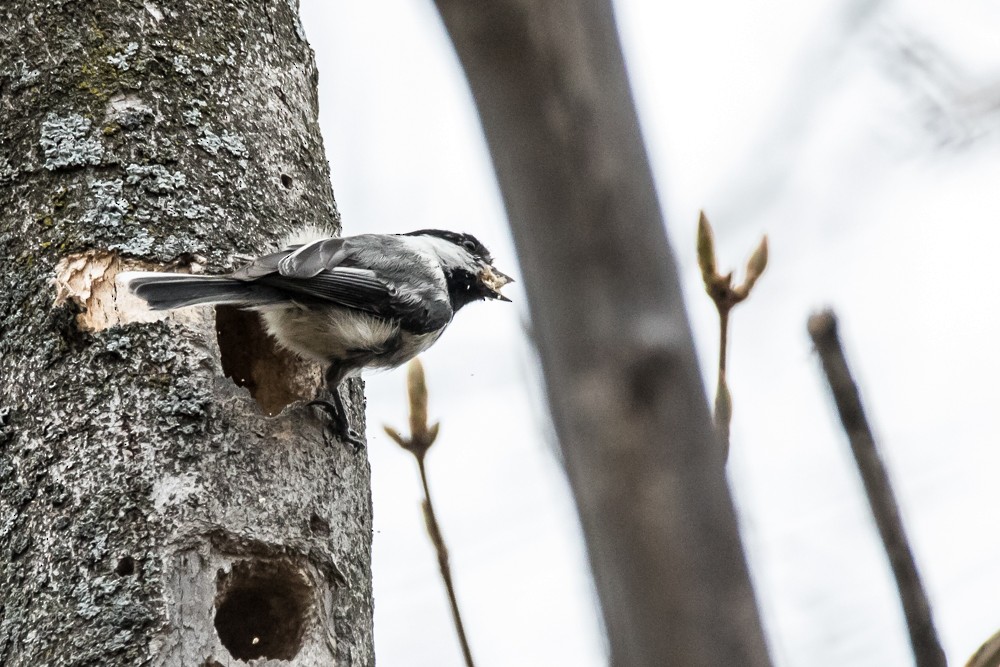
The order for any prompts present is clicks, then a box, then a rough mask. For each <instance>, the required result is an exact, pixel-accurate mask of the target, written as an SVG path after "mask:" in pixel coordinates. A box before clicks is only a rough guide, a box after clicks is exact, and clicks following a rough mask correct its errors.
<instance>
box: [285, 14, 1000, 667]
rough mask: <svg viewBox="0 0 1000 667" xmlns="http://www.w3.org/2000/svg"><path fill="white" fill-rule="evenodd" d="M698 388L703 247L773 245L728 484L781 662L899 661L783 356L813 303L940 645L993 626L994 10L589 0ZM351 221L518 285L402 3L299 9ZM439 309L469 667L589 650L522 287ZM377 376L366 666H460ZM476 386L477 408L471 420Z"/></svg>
mask: <svg viewBox="0 0 1000 667" xmlns="http://www.w3.org/2000/svg"><path fill="white" fill-rule="evenodd" d="M616 11H617V15H618V22H619V30H620V33H621V37H622V41H623V46H624V49H625V52H626V57H627V61H628V66H629V70H630V75H631V78H632V85H633V89H634V94H635V97H636V102H637V104H638V107H639V115H640V117H641V120H642V124H643V131H644V134H645V138H646V142H647V146H648V149H649V153H650V156H651V160H652V162H653V167H654V172H655V174H656V176H657V184H658V188H659V191H660V196H661V201H662V205H663V207H664V212H665V216H666V219H667V221H668V222H667V224H668V230H669V233H670V237H671V241H672V243H673V247H674V251H675V254H676V255H677V256H678V260H679V262H680V266H681V269H682V272H683V279H684V282H685V288H686V295H687V303H688V307H689V311H690V314H691V319H692V322H693V326H694V329H695V335H696V339H697V340H698V341H699V352H700V354H701V358H702V366H703V368H704V369H706V378H707V379H706V382H707V385H708V389H709V390H710V391H714V386H712V384H711V383H712V381H713V380H712V377H713V372H712V368H713V362H714V356H715V354H716V349H715V341H716V335H717V334H716V321H715V313H714V309H713V307H712V305H711V303H710V302H709V301H708V299H707V298H706V297H705V296H704V294H703V293H702V290H701V285H700V282H699V274H698V270H697V267H696V265H695V258H694V231H695V223H696V220H697V212H698V209H699V208H704V209H705V210H706V211H707V213H708V215H709V218H710V219H711V220H712V222H713V224H714V226H715V228H716V235H717V244H718V250H719V254H720V262H721V264H722V265H723V266H727V265H728V266H731V267H733V268H737V267H742V266H743V264H744V262H745V261H746V259H747V256H748V254H749V253H750V251H751V250H752V248H753V247H754V245H755V244H756V242H757V240H758V238H759V236H760V235H761V234H762V233H765V232H766V233H767V234H768V235H769V237H770V243H771V263H770V266H769V268H768V272H767V273H766V274H765V276H764V278H763V279H762V280H761V282H760V283H759V284H758V286H757V288H756V290H755V292H754V295H753V297H752V298H751V299H750V300H749V301H748V302H747V303H746V304H744V305H743V306H741V307H740V308H739V309H738V310H737V311H736V313H735V315H734V322H733V329H732V333H731V335H732V348H731V357H730V376H729V377H730V386H731V390H732V392H733V396H734V401H735V416H734V424H733V439H732V448H733V454H732V457H731V460H730V464H729V473H730V479H731V482H732V485H733V489H734V494H735V497H736V503H737V509H738V512H739V514H740V517H741V524H742V529H743V536H744V541H745V544H746V548H747V551H748V557H749V559H750V562H751V569H752V572H753V577H754V582H755V585H756V589H757V594H758V597H759V599H760V604H761V607H762V613H763V616H764V622H765V625H766V629H767V634H768V641H769V644H770V647H771V653H772V655H773V657H774V660H775V663H776V664H777V665H779V666H781V667H800V666H801V667H806V666H809V667H812V666H817V665H818V666H826V665H829V666H831V667H832V666H837V667H842V666H844V665H850V666H852V667H853V666H858V667H860V666H864V665H872V666H876V665H877V666H880V667H884V666H886V665H907V664H911V658H910V656H909V648H908V644H907V640H906V634H905V628H904V626H903V621H902V616H901V613H900V611H899V606H898V602H897V600H896V596H895V590H894V586H893V583H892V579H891V576H890V573H889V569H888V565H887V564H886V561H885V557H884V555H883V553H882V551H881V548H880V546H879V543H878V541H877V537H876V534H875V531H874V527H873V524H872V521H871V519H870V516H869V513H868V510H867V506H866V503H865V499H864V496H863V494H862V491H861V486H860V483H859V480H858V478H857V474H856V472H855V470H854V467H853V464H852V462H851V459H850V454H849V450H848V448H847V445H846V442H845V441H844V439H843V437H842V435H841V431H840V429H839V426H838V424H837V422H836V419H835V416H834V412H833V408H832V405H831V402H830V401H829V400H828V398H827V395H826V393H825V389H824V385H823V383H822V380H821V376H820V374H819V372H818V365H817V362H816V360H815V359H814V358H813V357H812V355H811V354H810V345H809V342H808V338H807V336H806V333H805V320H806V318H807V316H808V314H809V313H810V312H812V311H813V310H815V309H817V308H819V307H822V306H827V305H830V306H833V307H835V308H836V310H837V312H838V313H839V314H840V316H841V331H842V335H843V336H844V337H845V339H846V341H847V345H848V353H849V355H850V361H851V362H852V365H853V366H854V369H855V371H856V374H857V375H858V377H859V378H860V380H861V382H862V390H863V393H864V396H865V399H866V401H867V405H868V409H869V412H870V415H871V417H872V419H873V421H874V424H875V426H876V429H877V431H878V434H879V436H880V439H881V445H882V447H883V449H884V452H885V457H886V459H887V461H888V464H889V466H890V468H891V474H892V476H893V480H894V482H895V485H896V491H897V494H898V495H899V497H900V500H901V503H902V504H903V513H904V519H905V520H906V523H907V527H908V529H909V532H910V536H911V539H912V541H913V546H914V549H915V552H916V557H917V561H918V564H919V565H920V567H921V571H922V573H923V575H924V579H925V584H926V585H927V587H928V589H929V594H930V597H931V602H932V604H933V607H934V611H935V620H936V623H937V626H938V629H939V632H940V633H941V637H942V641H943V642H944V645H945V649H946V652H947V654H948V657H949V661H950V662H953V663H956V664H961V663H964V661H965V660H966V659H967V658H968V657H969V655H970V654H971V653H972V652H973V651H974V650H975V649H976V648H977V647H978V646H979V645H980V644H981V643H982V641H984V640H985V639H986V638H987V637H988V636H989V635H991V634H992V633H993V632H994V631H996V630H997V628H998V627H1000V530H997V529H996V527H995V524H996V518H997V516H998V514H1000V484H998V483H997V473H996V471H997V470H1000V439H998V437H997V435H996V426H995V422H996V415H997V413H998V410H997V404H998V399H1000V392H998V389H997V382H996V378H997V377H998V375H1000V346H998V345H997V339H998V336H1000V313H998V308H1000V307H998V303H1000V298H998V295H997V291H996V290H997V279H996V271H995V269H994V265H995V262H996V260H997V250H998V248H1000V187H998V184H1000V155H998V150H997V149H998V147H1000V142H998V141H997V138H998V131H1000V39H998V37H997V35H998V34H1000V5H998V4H997V3H996V2H995V1H992V2H990V1H987V0H978V1H977V0H956V1H955V2H951V3H940V2H932V1H931V0H907V2H877V1H872V0H863V1H859V0H853V1H850V0H848V1H844V2H833V1H832V0H817V1H815V2H810V3H802V2H794V1H793V0H762V1H761V2H756V3H745V2H738V1H737V0H703V2H699V3H659V2H641V1H640V0H620V1H619V2H616ZM302 18H303V23H304V25H305V28H306V32H307V34H308V36H309V38H310V40H311V43H312V46H313V48H314V49H315V50H316V56H317V61H318V66H319V71H320V121H321V125H322V128H323V133H324V137H325V140H326V148H327V153H328V155H329V159H330V164H331V169H332V173H333V185H334V190H335V192H336V197H337V202H338V205H339V207H340V210H341V212H342V213H343V219H344V231H345V233H347V234H352V233H359V232H366V231H380V232H403V231H410V230H413V229H419V228H422V227H441V228H447V229H455V230H462V231H469V232H472V233H474V234H476V235H477V236H479V237H480V239H481V240H483V241H484V242H485V243H486V244H487V246H489V247H490V249H491V250H493V253H494V255H495V256H496V257H497V263H498V266H499V267H501V268H502V269H503V270H507V271H508V272H509V273H511V274H513V275H515V276H517V275H519V270H518V268H517V264H516V257H515V255H514V252H513V249H512V246H511V241H510V238H509V235H508V232H507V229H506V222H505V219H504V212H503V209H502V206H501V203H500V199H499V194H498V191H497V187H496V183H495V180H494V177H493V174H492V170H491V167H490V164H489V160H488V155H487V152H486V148H485V144H484V141H483V139H482V136H481V131H480V128H479V124H478V119H477V118H476V115H475V111H474V108H473V105H472V101H471V97H470V95H469V93H468V90H467V87H466V84H465V81H464V78H463V76H462V73H461V70H460V68H459V66H458V63H457V60H456V58H455V56H454V54H453V52H452V50H451V47H450V45H449V43H448V41H447V39H446V36H445V34H444V32H443V29H442V27H441V25H440V22H439V20H438V17H437V15H436V13H435V11H434V8H433V5H432V4H431V3H430V2H429V0H368V1H367V2H350V1H347V0H302ZM512 287H513V288H514V289H508V290H505V291H507V293H508V294H509V295H510V296H511V297H512V298H514V300H515V304H513V305H512V304H502V303H489V304H476V305H473V306H470V307H469V308H468V309H467V310H464V311H463V312H462V313H461V315H460V316H459V317H458V318H457V320H456V321H455V323H454V324H453V325H452V327H451V328H450V329H449V331H448V332H447V333H446V334H445V336H444V337H443V338H442V339H441V341H440V342H439V343H438V344H437V346H436V347H435V348H434V349H433V350H431V351H430V352H429V353H428V354H426V355H425V356H424V357H423V360H424V364H425V367H426V369H427V373H428V383H429V387H430V392H431V415H432V418H439V419H441V420H442V422H443V426H442V435H441V438H440V439H439V441H438V444H437V445H435V448H434V450H433V451H432V454H431V455H430V458H429V466H430V475H431V483H432V486H433V489H432V490H433V491H434V492H435V505H436V506H437V509H438V511H439V514H440V519H441V521H442V525H443V530H444V532H445V537H446V538H447V540H448V542H449V545H450V548H451V556H452V565H453V569H454V572H455V576H456V585H457V588H458V594H459V597H460V601H461V604H462V607H463V611H464V613H465V615H466V617H467V625H468V631H469V635H470V640H471V643H472V647H473V652H474V654H475V656H476V657H477V661H478V663H479V664H480V665H481V667H491V666H497V667H499V666H504V665H519V666H524V667H531V666H535V665H537V666H546V667H547V666H552V665H572V666H580V667H591V666H594V667H596V666H599V665H604V664H606V655H605V647H604V643H603V639H602V637H601V631H600V626H599V621H598V614H597V610H596V604H595V596H594V592H593V589H592V586H591V584H590V582H589V578H588V573H587V568H586V561H585V555H584V551H583V546H582V542H581V539H580V532H579V527H578V523H577V519H576V515H575V510H574V507H573V504H572V499H571V498H570V497H569V494H568V489H567V486H566V483H565V481H564V479H563V476H562V473H561V470H560V466H559V462H558V457H557V454H556V448H555V445H554V442H553V438H552V434H551V430H550V428H549V425H548V423H547V416H546V411H545V407H544V402H543V400H542V392H541V390H540V388H539V382H538V371H537V365H536V362H535V359H534V356H533V352H532V350H531V348H530V346H529V345H528V343H527V341H526V339H525V336H524V330H525V327H526V323H525V318H526V313H527V309H526V304H525V299H524V295H523V292H522V291H520V289H519V288H520V286H519V285H513V286H512ZM404 382H405V374H404V373H403V372H400V371H397V372H392V373H387V374H383V375H376V376H371V377H370V378H369V381H368V420H369V454H370V456H371V460H372V471H373V478H374V479H373V484H374V503H375V556H374V558H375V563H374V566H375V594H376V600H375V605H376V606H375V609H376V616H375V620H376V650H377V654H378V659H379V662H380V664H382V665H388V666H389V667H394V666H397V665H401V666H405V667H422V666H426V667H449V666H451V665H459V664H461V654H460V652H459V649H458V645H457V642H456V640H455V638H454V634H453V631H452V628H451V620H450V616H449V612H448V607H447V601H446V597H445V594H444V591H443V588H442V585H441V582H440V578H439V576H438V573H437V564H436V560H435V558H434V554H433V550H432V548H431V546H430V544H429V542H428V540H427V537H426V535H425V532H424V528H423V522H422V518H421V515H420V507H419V501H420V497H421V496H420V490H419V486H418V478H417V473H416V468H415V466H414V464H413V461H412V459H411V457H410V456H409V455H408V454H405V453H404V452H402V451H401V450H400V449H398V447H397V446H396V445H395V444H394V443H392V442H391V441H390V440H389V439H388V438H387V437H386V436H385V435H383V434H382V432H381V429H380V425H381V424H383V423H390V424H394V425H397V426H400V427H402V426H405V424H406V401H405V394H404ZM496 406H501V408H500V409H499V410H498V409H497V407H496Z"/></svg>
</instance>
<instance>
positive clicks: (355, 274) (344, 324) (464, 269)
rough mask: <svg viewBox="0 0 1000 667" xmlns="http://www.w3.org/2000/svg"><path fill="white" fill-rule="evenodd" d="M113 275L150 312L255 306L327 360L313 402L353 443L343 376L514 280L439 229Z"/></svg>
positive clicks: (478, 250) (394, 354) (268, 321)
mask: <svg viewBox="0 0 1000 667" xmlns="http://www.w3.org/2000/svg"><path fill="white" fill-rule="evenodd" d="M118 280H119V281H120V282H121V283H122V284H123V285H125V286H126V287H127V288H128V290H129V291H131V292H132V293H133V294H135V295H136V296H138V297H140V298H142V299H143V300H145V301H146V303H148V304H149V307H150V308H151V309H153V310H170V309H173V308H183V307H185V306H194V305H200V304H229V305H233V306H238V307H241V308H249V309H251V310H255V311H257V312H258V313H260V315H261V317H262V318H263V321H264V325H265V328H266V329H267V332H268V333H269V334H270V335H271V336H273V337H274V339H275V340H276V341H277V342H278V344H279V345H281V346H282V347H284V348H287V349H288V350H291V351H292V352H295V353H296V354H298V355H300V356H302V357H304V358H306V359H311V360H314V361H319V362H321V363H324V364H328V369H327V372H326V383H327V388H328V389H329V391H330V393H331V394H332V396H333V401H334V402H333V404H332V405H330V404H328V403H323V402H316V403H318V404H320V405H323V406H324V407H327V408H329V409H330V410H331V412H332V414H333V417H334V425H335V426H336V428H337V431H338V435H340V437H341V438H342V439H346V440H348V441H351V442H353V443H355V444H358V438H357V436H356V434H354V433H353V431H351V429H350V426H349V424H348V420H347V412H346V410H345V408H344V403H343V399H342V398H341V395H340V391H339V387H340V383H341V382H342V381H343V380H344V379H345V378H346V377H349V376H351V375H354V374H357V373H359V372H360V371H361V370H362V369H364V368H395V367H397V366H399V365H401V364H403V363H406V362H407V361H409V360H410V359H412V358H413V357H415V356H417V355H418V354H420V353H421V352H423V351H424V350H426V349H427V348H429V347H430V346H431V345H432V344H433V343H434V341H436V340H437V339H438V337H440V336H441V333H442V332H443V331H444V330H445V327H447V326H448V324H449V323H450V322H451V320H452V318H453V317H454V316H455V313H456V312H458V310H459V309H460V308H462V306H465V305H466V304H468V303H471V302H472V301H477V300H481V299H497V300H500V301H510V299H508V298H507V297H505V296H503V295H502V294H501V293H500V288H501V287H503V286H504V285H506V284H507V283H509V282H511V278H510V277H508V276H506V275H504V274H503V273H501V272H499V271H497V270H496V269H495V268H493V258H492V257H491V256H490V253H489V251H488V250H487V249H486V247H485V246H484V245H483V244H482V243H480V242H479V241H478V240H477V239H476V238H475V237H474V236H472V235H470V234H457V233H455V232H448V231H441V230H438V229H421V230H419V231H416V232H410V233H408V234H360V235H358V236H348V237H343V238H319V239H317V240H314V241H311V242H308V243H300V244H294V245H289V246H287V247H286V248H284V249H283V250H281V251H280V252H276V253H272V254H269V255H264V256H262V257H258V258H257V259H255V260H253V261H251V262H250V263H249V264H247V265H245V266H243V267H242V268H240V269H238V270H236V271H234V272H233V273H230V274H228V275H222V276H208V275H191V274H181V273H149V272H126V273H122V274H119V277H118Z"/></svg>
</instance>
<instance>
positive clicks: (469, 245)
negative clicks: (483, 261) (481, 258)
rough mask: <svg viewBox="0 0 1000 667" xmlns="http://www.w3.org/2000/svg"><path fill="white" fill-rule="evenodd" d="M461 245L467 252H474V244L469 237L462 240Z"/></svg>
mask: <svg viewBox="0 0 1000 667" xmlns="http://www.w3.org/2000/svg"><path fill="white" fill-rule="evenodd" d="M462 247H463V248H465V249H466V250H468V251H469V252H476V244H475V243H473V242H472V241H470V240H469V239H466V240H464V241H462Z"/></svg>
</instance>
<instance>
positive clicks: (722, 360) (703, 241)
mask: <svg viewBox="0 0 1000 667" xmlns="http://www.w3.org/2000/svg"><path fill="white" fill-rule="evenodd" d="M698 266H699V268H701V279H702V282H704V283H705V292H706V293H707V294H708V296H709V298H711V299H712V303H714V304H715V309H716V310H717V311H718V312H719V380H718V384H717V385H716V393H715V427H716V428H717V429H718V430H719V436H720V438H721V439H722V450H723V453H724V455H725V456H726V458H728V457H729V425H730V423H731V422H732V419H733V398H732V396H731V395H730V393H729V384H728V383H727V382H726V354H727V351H728V350H727V346H728V344H729V313H730V312H732V310H733V308H735V307H736V305H737V304H738V303H741V302H743V301H744V300H746V298H747V297H748V296H750V291H751V290H752V289H753V286H754V285H755V284H756V283H757V280H758V279H759V278H760V277H761V275H763V273H764V269H766V268H767V236H766V235H765V236H764V238H762V239H761V240H760V243H759V244H758V245H757V248H756V249H755V250H754V251H753V254H752V255H750V261H748V262H747V271H746V277H745V278H744V279H743V283H742V284H740V285H733V272H732V271H730V272H729V273H727V274H725V275H723V274H721V273H719V268H718V260H717V259H716V257H715V233H714V232H713V231H712V225H711V224H709V222H708V218H707V217H706V216H705V212H704V211H702V212H701V214H700V216H699V217H698Z"/></svg>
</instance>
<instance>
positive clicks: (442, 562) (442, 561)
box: [417, 456, 475, 667]
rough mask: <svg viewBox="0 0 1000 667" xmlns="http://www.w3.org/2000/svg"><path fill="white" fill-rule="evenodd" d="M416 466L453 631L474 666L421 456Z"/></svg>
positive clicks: (470, 663)
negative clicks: (445, 590)
mask: <svg viewBox="0 0 1000 667" xmlns="http://www.w3.org/2000/svg"><path fill="white" fill-rule="evenodd" d="M417 467H418V468H420V481H421V482H422V483H423V485H424V519H426V521H427V533H428V534H429V535H430V536H431V542H433V543H434V549H435V550H436V551H437V557H438V566H439V567H440V568H441V578H442V579H444V585H445V588H447V589H448V601H449V602H450V603H451V615H452V618H453V619H454V620H455V632H457V633H458V641H459V642H460V643H461V644H462V655H463V656H465V664H466V665H467V667H475V665H474V663H473V661H472V650H471V649H470V648H469V640H468V639H467V638H466V637H465V626H464V625H463V624H462V614H461V612H460V611H459V609H458V598H457V597H456V596H455V585H454V584H453V583H452V580H451V566H450V565H449V564H448V547H447V546H446V545H445V543H444V537H443V536H442V535H441V528H440V526H438V522H437V517H436V516H435V514H434V504H433V503H432V502H431V489H430V485H429V484H428V483H427V469H426V467H425V466H424V457H423V456H418V457H417Z"/></svg>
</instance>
